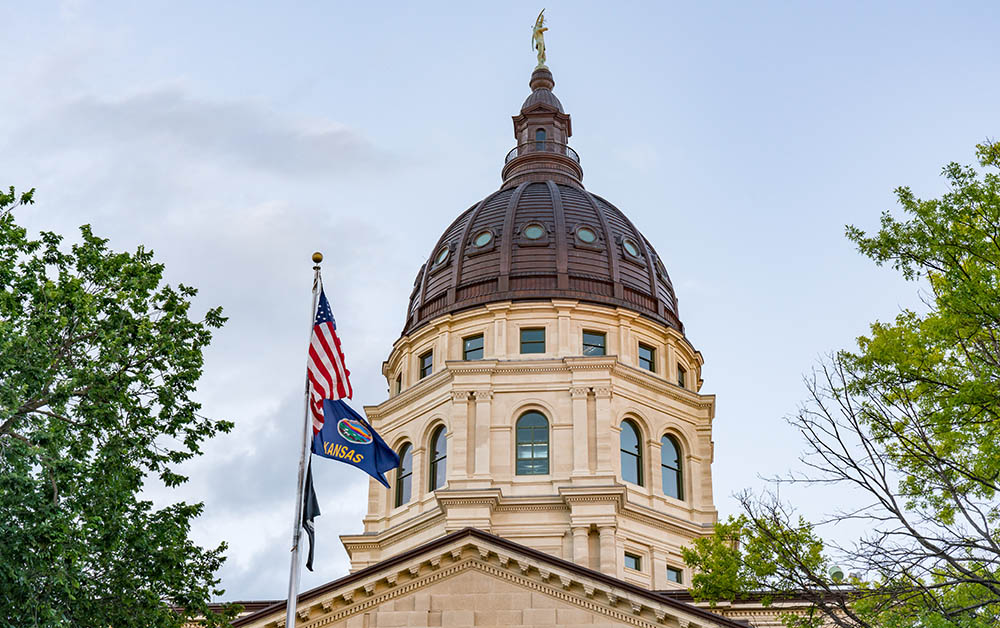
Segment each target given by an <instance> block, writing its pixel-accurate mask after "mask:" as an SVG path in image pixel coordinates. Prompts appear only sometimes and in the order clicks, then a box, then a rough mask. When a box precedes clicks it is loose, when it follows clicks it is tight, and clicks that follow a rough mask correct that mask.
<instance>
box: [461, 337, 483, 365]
mask: <svg viewBox="0 0 1000 628" xmlns="http://www.w3.org/2000/svg"><path fill="white" fill-rule="evenodd" d="M462 359H463V360H482V359H483V335H482V334H479V335H476V336H469V337H468V338H463V339H462Z"/></svg>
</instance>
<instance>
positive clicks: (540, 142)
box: [535, 129, 545, 150]
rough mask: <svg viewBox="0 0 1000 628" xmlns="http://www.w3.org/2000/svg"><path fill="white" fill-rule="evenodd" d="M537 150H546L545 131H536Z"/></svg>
mask: <svg viewBox="0 0 1000 628" xmlns="http://www.w3.org/2000/svg"><path fill="white" fill-rule="evenodd" d="M535 150H545V129H535Z"/></svg>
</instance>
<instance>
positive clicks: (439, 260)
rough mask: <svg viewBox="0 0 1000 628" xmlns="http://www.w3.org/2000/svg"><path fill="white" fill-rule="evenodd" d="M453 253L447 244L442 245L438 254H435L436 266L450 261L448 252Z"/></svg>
mask: <svg viewBox="0 0 1000 628" xmlns="http://www.w3.org/2000/svg"><path fill="white" fill-rule="evenodd" d="M449 253H451V249H450V248H448V247H447V246H442V247H441V248H440V250H438V252H437V255H435V256H434V266H440V265H441V264H444V263H445V262H446V261H448V254H449Z"/></svg>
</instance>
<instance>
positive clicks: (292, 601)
mask: <svg viewBox="0 0 1000 628" xmlns="http://www.w3.org/2000/svg"><path fill="white" fill-rule="evenodd" d="M312 261H313V263H314V264H315V266H313V289H312V297H313V298H312V309H311V310H310V311H309V312H310V319H309V334H310V337H312V327H313V323H314V321H315V319H316V303H317V301H318V300H319V290H320V275H319V265H320V264H321V263H322V262H323V254H322V253H320V252H319V251H317V252H315V253H313V254H312ZM304 414H305V418H304V419H303V426H302V449H301V452H300V453H299V475H298V481H297V482H296V484H295V520H294V521H293V522H292V564H291V568H290V569H289V574H288V602H287V604H286V607H285V608H286V613H285V626H286V628H295V607H296V606H297V605H298V598H299V570H300V565H299V541H300V540H301V538H302V491H303V486H302V483H303V480H304V479H305V475H306V456H307V455H308V453H309V435H310V434H311V432H312V417H311V415H310V412H309V377H308V376H306V389H305V413H304Z"/></svg>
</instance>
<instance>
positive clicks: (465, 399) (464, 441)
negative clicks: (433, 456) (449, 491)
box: [448, 390, 472, 487]
mask: <svg viewBox="0 0 1000 628" xmlns="http://www.w3.org/2000/svg"><path fill="white" fill-rule="evenodd" d="M471 396H472V392H471V391H468V390H453V391H451V425H450V427H451V435H450V438H449V439H448V484H449V486H452V487H457V486H460V485H461V483H462V481H463V480H465V478H466V476H467V475H468V462H467V459H468V454H467V450H466V447H467V446H468V442H469V435H468V426H469V398H470V397H471Z"/></svg>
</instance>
